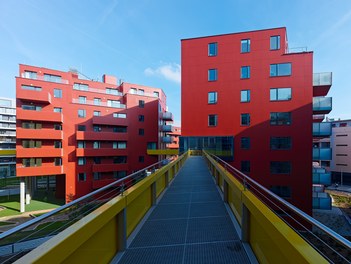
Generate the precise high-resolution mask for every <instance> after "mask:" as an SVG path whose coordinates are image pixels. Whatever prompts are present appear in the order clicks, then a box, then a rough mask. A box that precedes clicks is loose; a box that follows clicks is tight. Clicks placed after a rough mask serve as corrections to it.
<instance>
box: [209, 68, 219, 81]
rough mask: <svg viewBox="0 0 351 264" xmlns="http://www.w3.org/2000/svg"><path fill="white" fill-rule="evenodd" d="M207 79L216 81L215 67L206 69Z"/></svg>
mask: <svg viewBox="0 0 351 264" xmlns="http://www.w3.org/2000/svg"><path fill="white" fill-rule="evenodd" d="M208 81H209V82H214V81H217V69H209V70H208Z"/></svg>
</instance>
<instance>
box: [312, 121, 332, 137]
mask: <svg viewBox="0 0 351 264" xmlns="http://www.w3.org/2000/svg"><path fill="white" fill-rule="evenodd" d="M312 131H313V136H314V137H327V136H330V135H331V133H332V126H331V123H329V122H328V123H327V122H324V123H313V129H312Z"/></svg>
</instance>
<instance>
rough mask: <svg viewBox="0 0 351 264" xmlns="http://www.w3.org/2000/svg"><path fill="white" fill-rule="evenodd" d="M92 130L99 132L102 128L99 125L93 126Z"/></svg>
mask: <svg viewBox="0 0 351 264" xmlns="http://www.w3.org/2000/svg"><path fill="white" fill-rule="evenodd" d="M93 130H94V132H101V130H102V128H101V126H96V125H95V126H93Z"/></svg>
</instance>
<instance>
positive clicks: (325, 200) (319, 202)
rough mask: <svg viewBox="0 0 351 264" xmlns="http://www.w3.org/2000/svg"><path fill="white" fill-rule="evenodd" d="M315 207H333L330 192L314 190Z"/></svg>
mask: <svg viewBox="0 0 351 264" xmlns="http://www.w3.org/2000/svg"><path fill="white" fill-rule="evenodd" d="M312 197H313V200H312V201H313V203H312V204H313V205H312V207H313V209H328V210H329V209H331V198H330V196H329V194H328V193H324V192H313V193H312Z"/></svg>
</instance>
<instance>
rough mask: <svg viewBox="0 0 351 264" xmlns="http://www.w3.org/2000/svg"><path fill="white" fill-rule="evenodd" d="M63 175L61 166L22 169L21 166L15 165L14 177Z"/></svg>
mask: <svg viewBox="0 0 351 264" xmlns="http://www.w3.org/2000/svg"><path fill="white" fill-rule="evenodd" d="M57 174H63V166H54V165H53V164H52V165H45V166H39V167H23V165H17V167H16V176H17V177H26V176H47V175H57Z"/></svg>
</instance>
